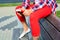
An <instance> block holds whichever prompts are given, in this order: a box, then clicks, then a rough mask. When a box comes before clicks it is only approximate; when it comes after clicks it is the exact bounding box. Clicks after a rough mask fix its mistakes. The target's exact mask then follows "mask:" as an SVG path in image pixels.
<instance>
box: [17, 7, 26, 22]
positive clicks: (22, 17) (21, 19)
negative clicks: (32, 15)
mask: <svg viewBox="0 0 60 40" xmlns="http://www.w3.org/2000/svg"><path fill="white" fill-rule="evenodd" d="M20 8H22V6H17V7H16V9H20ZM16 15H17V17H18V19H19V20H20V21H21V22H25V17H24V16H20V15H18V12H16Z"/></svg>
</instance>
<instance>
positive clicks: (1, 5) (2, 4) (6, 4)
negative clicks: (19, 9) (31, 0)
mask: <svg viewBox="0 0 60 40" xmlns="http://www.w3.org/2000/svg"><path fill="white" fill-rule="evenodd" d="M17 5H21V2H20V3H1V4H0V7H5V6H17Z"/></svg>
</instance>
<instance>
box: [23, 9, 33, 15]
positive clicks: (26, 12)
mask: <svg viewBox="0 0 60 40" xmlns="http://www.w3.org/2000/svg"><path fill="white" fill-rule="evenodd" d="M32 12H33V11H32V9H26V10H25V11H24V12H23V14H24V15H25V16H29V15H30V14H31V13H32Z"/></svg>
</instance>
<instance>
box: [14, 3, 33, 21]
mask: <svg viewBox="0 0 60 40" xmlns="http://www.w3.org/2000/svg"><path fill="white" fill-rule="evenodd" d="M32 6H33V4H31V5H30V7H32ZM30 7H28V9H30ZM20 8H22V6H17V7H16V9H20ZM16 9H15V10H16ZM16 15H17V17H18V19H19V20H20V21H21V22H25V17H23V16H20V15H18V12H16Z"/></svg>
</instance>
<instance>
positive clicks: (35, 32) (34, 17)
mask: <svg viewBox="0 0 60 40" xmlns="http://www.w3.org/2000/svg"><path fill="white" fill-rule="evenodd" d="M50 14H51V8H50V7H48V6H44V7H43V8H41V9H38V10H37V11H35V12H33V13H31V15H30V26H31V32H32V36H34V37H37V36H40V34H41V33H40V31H41V30H40V24H39V20H40V19H42V18H44V17H46V16H48V15H50ZM16 15H17V13H16ZM17 16H18V15H17ZM18 18H19V19H23V20H24V18H20V16H18Z"/></svg>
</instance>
